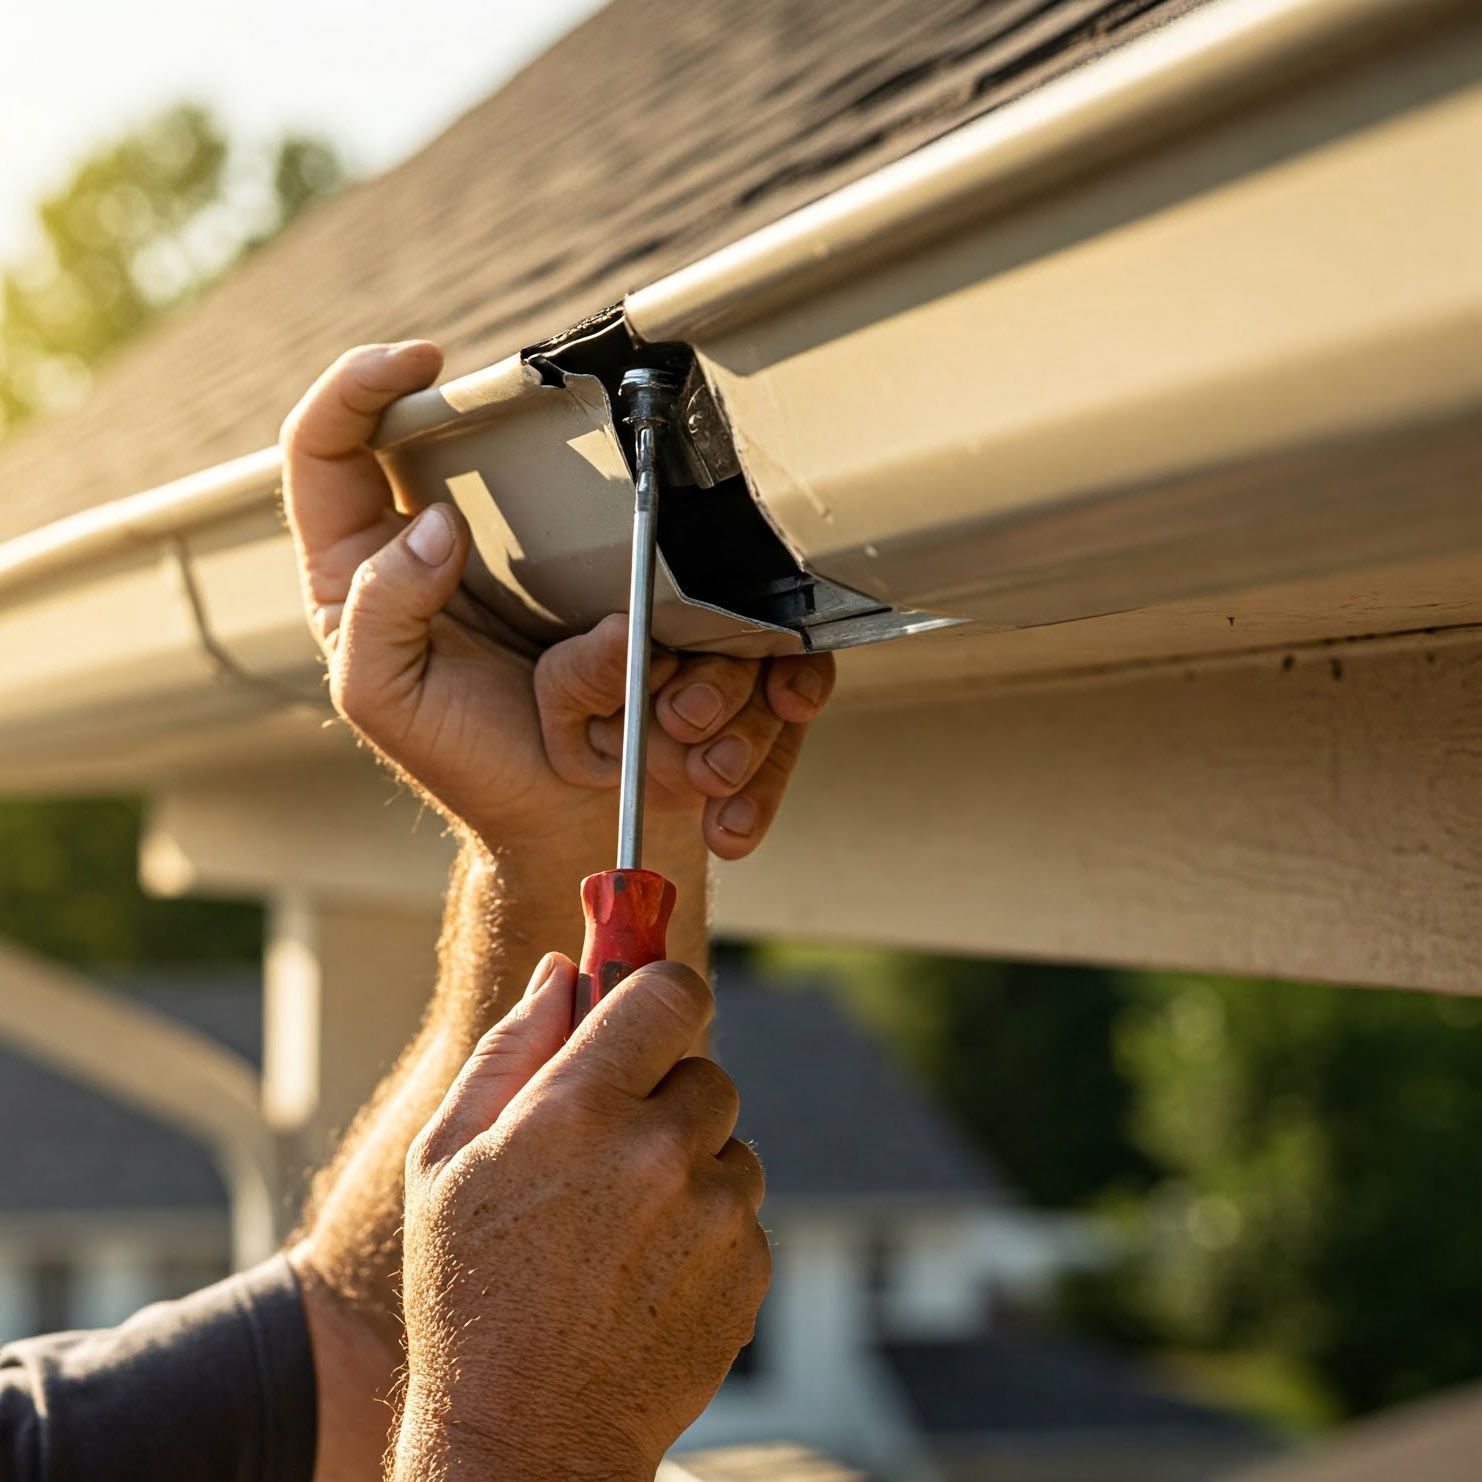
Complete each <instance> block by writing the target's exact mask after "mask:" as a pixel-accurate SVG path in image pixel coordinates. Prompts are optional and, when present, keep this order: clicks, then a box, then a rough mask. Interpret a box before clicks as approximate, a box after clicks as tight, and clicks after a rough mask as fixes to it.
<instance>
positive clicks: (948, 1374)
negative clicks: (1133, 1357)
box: [882, 1333, 1262, 1444]
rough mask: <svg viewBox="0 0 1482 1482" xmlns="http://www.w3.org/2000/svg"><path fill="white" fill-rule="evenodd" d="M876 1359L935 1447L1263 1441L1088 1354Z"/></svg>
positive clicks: (945, 1353)
mask: <svg viewBox="0 0 1482 1482" xmlns="http://www.w3.org/2000/svg"><path fill="white" fill-rule="evenodd" d="M882 1351H883V1353H884V1355H885V1358H886V1361H887V1362H888V1363H889V1365H890V1367H891V1368H892V1369H893V1370H894V1372H895V1374H896V1377H897V1378H898V1379H899V1380H900V1382H901V1385H902V1387H903V1388H904V1390H905V1392H906V1395H907V1397H908V1400H909V1403H910V1406H911V1408H912V1410H913V1411H914V1413H915V1415H916V1418H917V1420H918V1421H919V1422H920V1424H921V1427H922V1429H923V1430H924V1431H926V1432H927V1433H928V1434H929V1435H932V1436H936V1437H949V1436H962V1437H966V1436H983V1435H988V1434H990V1433H991V1434H993V1435H1010V1434H1015V1433H1018V1434H1033V1433H1040V1432H1056V1431H1067V1430H1075V1431H1080V1432H1085V1431H1096V1430H1102V1431H1117V1432H1127V1431H1137V1432H1140V1433H1141V1434H1143V1435H1144V1436H1156V1435H1160V1434H1161V1435H1163V1436H1164V1437H1167V1438H1169V1439H1177V1438H1186V1437H1189V1436H1190V1435H1194V1434H1197V1435H1201V1436H1204V1437H1207V1438H1210V1439H1219V1440H1228V1441H1231V1442H1236V1443H1241V1442H1246V1443H1253V1444H1255V1443H1259V1442H1260V1440H1261V1439H1262V1436H1261V1433H1260V1432H1259V1431H1258V1430H1256V1428H1255V1427H1254V1426H1252V1425H1251V1424H1250V1423H1249V1422H1248V1421H1245V1420H1242V1419H1240V1418H1239V1417H1238V1416H1235V1415H1231V1414H1229V1413H1228V1412H1226V1411H1223V1410H1215V1409H1212V1408H1210V1407H1208V1406H1205V1405H1199V1404H1195V1403H1194V1402H1192V1401H1189V1400H1184V1399H1180V1398H1178V1397H1176V1396H1174V1395H1170V1394H1168V1393H1167V1392H1166V1391H1161V1390H1158V1389H1155V1388H1153V1387H1152V1386H1151V1385H1149V1384H1148V1382H1147V1381H1146V1379H1144V1378H1142V1377H1140V1376H1139V1374H1138V1371H1137V1370H1136V1368H1134V1367H1133V1366H1132V1365H1131V1364H1129V1363H1127V1362H1126V1361H1125V1360H1123V1359H1119V1358H1116V1357H1114V1356H1112V1355H1109V1354H1104V1353H1102V1352H1100V1351H1099V1350H1097V1349H1095V1348H1093V1347H1091V1346H1090V1345H1089V1344H1083V1343H1068V1342H1063V1341H1061V1342H1056V1341H1046V1340H1043V1339H1032V1338H1029V1337H1026V1336H1025V1335H1024V1334H1022V1333H1012V1334H1000V1333H985V1334H982V1335H980V1336H977V1337H973V1338H964V1339H954V1340H943V1341H936V1342H893V1343H886V1344H883V1345H882Z"/></svg>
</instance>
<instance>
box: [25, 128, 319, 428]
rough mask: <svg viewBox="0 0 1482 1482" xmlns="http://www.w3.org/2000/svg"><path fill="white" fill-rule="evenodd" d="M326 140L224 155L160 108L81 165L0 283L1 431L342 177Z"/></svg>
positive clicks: (223, 143)
mask: <svg viewBox="0 0 1482 1482" xmlns="http://www.w3.org/2000/svg"><path fill="white" fill-rule="evenodd" d="M343 175H344V172H343V169H342V167H341V165H340V162H339V158H338V156H337V155H336V154H335V152H334V151H333V149H331V148H330V147H329V146H328V145H327V144H324V143H323V142H321V141H319V140H316V139H311V138H305V137H301V136H298V135H290V136H288V137H287V138H284V139H282V140H280V141H278V142H277V143H276V144H274V145H272V146H271V147H269V148H267V149H259V150H241V149H238V150H233V149H231V148H230V147H229V145H228V142H227V139H226V137H225V135H224V133H223V131H222V129H221V127H220V126H219V125H218V124H217V123H216V121H215V120H214V119H213V118H212V117H211V115H210V114H209V113H207V112H206V111H205V110H204V109H202V108H199V107H195V106H191V105H184V106H181V107H177V108H171V109H168V110H166V111H165V112H163V113H161V114H159V115H158V116H157V117H155V118H152V119H149V120H148V121H146V122H145V123H143V124H142V125H140V126H139V127H138V128H135V129H132V130H130V131H129V132H128V133H127V134H125V135H124V136H123V137H122V138H120V139H119V140H117V141H116V142H115V143H113V144H109V145H107V146H106V147H104V148H102V149H100V150H98V151H97V152H96V153H95V154H93V155H92V156H90V157H89V158H88V159H85V160H84V161H83V162H82V163H81V164H80V165H79V166H78V167H77V169H76V170H75V171H74V172H73V173H72V175H71V177H70V178H69V179H68V180H67V181H66V182H65V183H64V184H63V185H62V187H61V188H60V189H59V190H57V191H56V192H55V193H54V194H53V195H51V196H49V197H48V198H47V199H46V200H44V201H43V202H42V203H41V204H40V206H39V207H38V209H37V217H36V228H37V230H36V233H35V243H34V246H33V248H32V250H31V251H30V252H29V253H27V254H26V255H25V256H24V257H23V259H22V260H21V261H19V262H17V263H15V264H14V265H12V266H11V267H10V268H9V270H8V271H6V272H5V274H4V275H3V278H0V434H3V433H4V432H5V431H6V430H7V429H13V428H14V427H15V426H16V425H18V424H19V423H20V422H22V421H24V420H25V419H26V418H28V417H31V416H35V415H37V414H38V413H43V412H47V411H51V410H54V409H57V408H61V407H65V406H67V405H69V404H71V403H72V402H74V401H76V400H77V399H78V398H79V397H80V396H82V395H84V394H85V393H86V390H87V386H88V384H89V379H90V372H91V370H92V368H93V367H94V366H96V365H98V364H99V363H100V362H101V361H103V360H105V359H106V358H107V356H108V355H110V354H111V353H112V352H113V351H114V350H115V349H117V348H118V347H119V346H120V345H122V344H124V343H125V342H126V341H128V340H130V339H132V338H133V337H134V336H135V335H137V334H138V333H139V332H140V331H141V330H143V329H145V328H147V327H148V326H149V325H150V324H151V323H152V322H153V321H155V320H156V319H158V318H159V317H160V316H161V315H162V314H164V313H166V312H168V311H170V310H172V309H175V308H178V307H179V306H180V305H181V304H183V303H185V302H187V301H188V300H189V299H191V298H192V297H193V296H195V295H196V294H197V293H199V292H200V290H201V289H202V288H203V287H204V286H205V285H207V284H208V283H210V282H212V281H213V280H214V279H215V278H216V277H218V276H219V275H220V274H221V272H222V271H223V270H224V269H226V268H227V267H229V266H230V265H231V263H232V262H234V261H235V260H236V259H237V258H238V257H240V256H241V254H242V253H243V251H245V250H247V249H248V248H250V247H252V246H255V245H257V244H259V243H260V242H263V241H265V240H267V239H268V238H269V237H271V236H273V235H274V234H275V233H276V232H278V231H279V230H281V229H282V228H283V227H284V226H285V225H286V224H287V223H288V222H289V221H291V220H292V219H293V218H294V217H295V216H297V215H298V214H299V213H300V212H301V211H303V210H304V209H306V208H307V207H308V206H310V205H312V204H313V203H314V202H315V201H316V200H318V199H319V198H320V197H321V196H323V195H324V194H326V193H327V192H329V191H332V190H334V189H335V188H336V187H337V186H338V185H339V184H340V183H341V181H342V179H343Z"/></svg>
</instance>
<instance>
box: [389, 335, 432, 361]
mask: <svg viewBox="0 0 1482 1482" xmlns="http://www.w3.org/2000/svg"><path fill="white" fill-rule="evenodd" d="M426 343H427V341H426V340H398V341H397V342H396V343H395V344H394V345H387V346H386V348H385V349H384V350H382V351H381V354H382V355H383V356H384V357H385V358H386V359H387V360H400V359H401V357H402V356H403V355H406V354H409V353H410V352H412V351H414V350H416V349H417V348H418V347H419V346H421V345H425V344H426Z"/></svg>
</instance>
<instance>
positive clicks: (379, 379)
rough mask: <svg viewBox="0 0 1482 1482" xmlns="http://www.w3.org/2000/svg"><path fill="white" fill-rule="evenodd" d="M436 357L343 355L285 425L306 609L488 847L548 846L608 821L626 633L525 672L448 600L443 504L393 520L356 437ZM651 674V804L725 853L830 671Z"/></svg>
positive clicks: (779, 769)
mask: <svg viewBox="0 0 1482 1482" xmlns="http://www.w3.org/2000/svg"><path fill="white" fill-rule="evenodd" d="M441 365H442V356H441V352H440V351H439V350H438V349H437V347H436V346H435V345H432V344H430V343H428V342H427V341H424V340H412V341H408V342H406V343H404V344H400V345H371V346H365V347H362V348H361V349H358V350H351V351H350V352H349V353H347V354H345V355H343V356H341V357H340V359H339V360H337V361H336V362H335V363H334V365H332V366H331V367H330V368H329V370H327V371H326V372H325V373H324V375H322V376H321V377H320V378H319V380H318V381H317V382H316V383H315V384H314V386H313V387H312V388H311V389H310V391H309V392H308V393H307V395H306V396H305V397H304V398H303V400H302V401H301V402H299V404H298V406H297V407H296V408H295V409H294V410H293V412H292V413H291V414H290V415H289V417H288V419H287V421H286V422H285V423H284V424H283V435H282V444H283V459H284V492H285V502H286V505H287V510H288V518H289V523H290V524H291V526H292V529H293V535H294V541H295V544H296V546H297V549H298V555H299V568H300V575H301V578H302V581H303V587H304V595H305V601H306V603H307V604H308V608H309V613H310V621H311V624H312V626H313V628H314V632H315V634H316V636H317V638H318V640H319V642H320V644H321V645H322V646H323V648H324V650H325V652H326V654H327V655H328V658H329V674H330V692H331V695H332V697H333V699H334V702H335V705H336V707H337V708H338V709H339V710H340V712H341V714H343V715H344V716H345V717H346V718H347V719H348V720H349V721H350V722H351V723H352V724H353V725H354V726H355V727H356V728H357V729H358V730H359V731H360V732H361V733H362V734H363V735H364V736H366V737H367V738H368V739H369V740H370V741H371V742H372V743H373V744H374V745H375V746H376V747H377V748H378V749H379V750H380V751H381V752H382V753H384V754H385V755H386V756H388V757H389V758H390V759H391V760H392V761H393V762H394V763H395V764H396V765H397V766H398V767H400V768H401V769H402V770H403V771H404V772H405V773H407V774H408V775H409V776H410V777H411V778H412V779H413V780H414V781H415V782H416V783H417V784H419V785H420V786H421V787H422V788H424V789H425V790H426V791H427V792H428V793H429V794H430V795H431V796H432V797H433V799H434V800H435V801H436V802H437V803H438V804H439V805H440V806H441V807H442V808H443V809H444V811H446V812H447V813H448V814H449V815H451V816H452V817H453V818H454V819H455V820H458V821H460V822H462V823H464V824H466V825H467V826H468V827H470V828H471V829H472V830H473V831H474V833H475V834H476V835H478V836H479V837H480V838H481V839H482V840H483V841H484V842H485V843H486V844H489V845H493V846H505V845H509V844H511V843H521V842H534V841H537V840H539V841H541V842H542V844H543V845H544V846H546V847H548V846H549V844H550V842H551V836H552V833H553V831H555V830H559V831H562V832H570V833H574V832H577V831H583V832H587V833H590V831H592V830H593V829H599V830H605V829H607V828H609V827H610V826H611V819H612V817H614V816H615V791H614V790H615V788H616V784H617V780H618V756H619V751H620V740H619V738H620V735H621V711H622V703H623V653H624V645H625V629H624V625H623V623H622V620H621V619H620V618H612V619H608V620H607V621H605V622H603V623H601V624H600V625H599V626H598V627H597V628H595V629H594V630H593V631H592V632H591V633H589V634H586V635H584V636H582V637H579V638H574V639H571V640H569V641H568V642H566V643H561V644H557V645H556V646H555V647H553V648H551V649H550V650H548V651H547V652H546V653H545V654H543V655H542V656H541V658H540V660H539V662H538V663H532V662H531V660H530V659H528V658H527V657H525V656H523V655H522V654H520V653H519V652H517V651H516V650H515V649H514V648H512V647H510V646H508V645H506V644H505V643H504V642H502V641H501V640H500V638H499V636H497V635H496V634H495V633H493V632H492V631H491V630H490V627H489V624H488V621H487V618H486V617H485V615H483V614H482V613H481V611H480V610H479V609H478V607H477V605H476V604H475V603H473V602H472V601H471V600H470V599H469V598H468V597H467V595H466V594H464V593H462V592H460V590H459V586H458V583H459V578H460V576H461V574H462V571H463V566H464V562H465V560H466V559H467V556H468V550H469V533H468V529H467V526H466V524H465V523H464V521H463V519H462V517H461V516H460V515H459V513H458V512H457V510H456V509H455V508H454V507H453V506H452V505H451V504H437V505H433V506H430V507H429V508H427V509H425V510H422V511H421V512H420V513H417V512H413V513H415V518H408V514H407V513H404V512H401V511H398V510H397V509H396V507H395V505H394V502H393V498H392V492H391V489H390V486H389V484H388V483H387V480H386V478H385V475H384V474H383V473H382V470H381V467H380V465H379V464H378V463H377V461H376V459H375V457H374V455H373V454H372V453H371V451H370V449H369V447H368V442H369V439H370V436H371V434H372V432H373V431H374V429H375V426H376V422H377V420H378V419H379V417H380V415H381V413H382V412H383V411H384V410H385V408H386V407H387V406H389V405H390V403H391V402H393V401H395V400H396V399H397V398H398V397H401V396H404V395H406V394H407V393H409V392H412V391H417V390H420V389H421V388H423V387H425V386H427V385H429V384H430V383H431V382H432V381H433V380H434V378H435V377H436V375H437V373H438V371H439V369H440V367H441ZM653 677H654V688H655V697H654V719H655V721H656V722H657V724H656V725H655V726H654V727H653V729H652V733H651V737H650V742H649V775H650V788H649V800H650V807H651V808H652V809H654V810H658V811H661V812H664V813H668V814H672V815H675V816H678V817H681V818H690V817H698V818H699V819H700V821H701V825H702V828H703V831H704V837H705V841H706V843H707V844H708V845H709V846H710V848H711V850H712V851H713V852H714V853H716V854H718V855H720V856H721V857H722V858H724V859H739V858H740V857H741V856H743V855H745V854H748V853H750V851H751V850H752V849H753V848H754V847H755V846H756V845H757V843H759V842H760V840H761V838H762V835H763V834H764V833H765V832H766V830H767V827H768V826H769V825H770V823H771V821H772V818H773V816H774V815H775V813H776V811H777V808H778V805H779V803H780V802H781V799H782V793H783V789H784V788H785V787H786V784H787V779H788V777H789V775H790V774H791V772H792V769H793V766H794V764H795V762H796V760H797V756H798V752H799V749H800V748H801V745H802V739H803V731H804V728H805V727H806V725H807V723H808V722H809V721H810V720H812V719H813V717H814V716H815V715H817V713H818V711H819V710H820V709H821V708H822V706H823V704H824V702H825V701H826V700H827V698H828V695H829V692H830V690H831V689H832V687H833V661H832V659H831V658H830V657H829V656H828V655H815V656H805V657H796V658H779V659H773V660H769V661H767V662H766V663H758V662H757V661H754V660H739V659H728V658H722V657H719V656H716V655H703V656H697V657H684V658H681V657H680V656H679V655H676V654H672V653H667V652H661V653H658V654H656V656H655V659H654V663H653Z"/></svg>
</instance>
